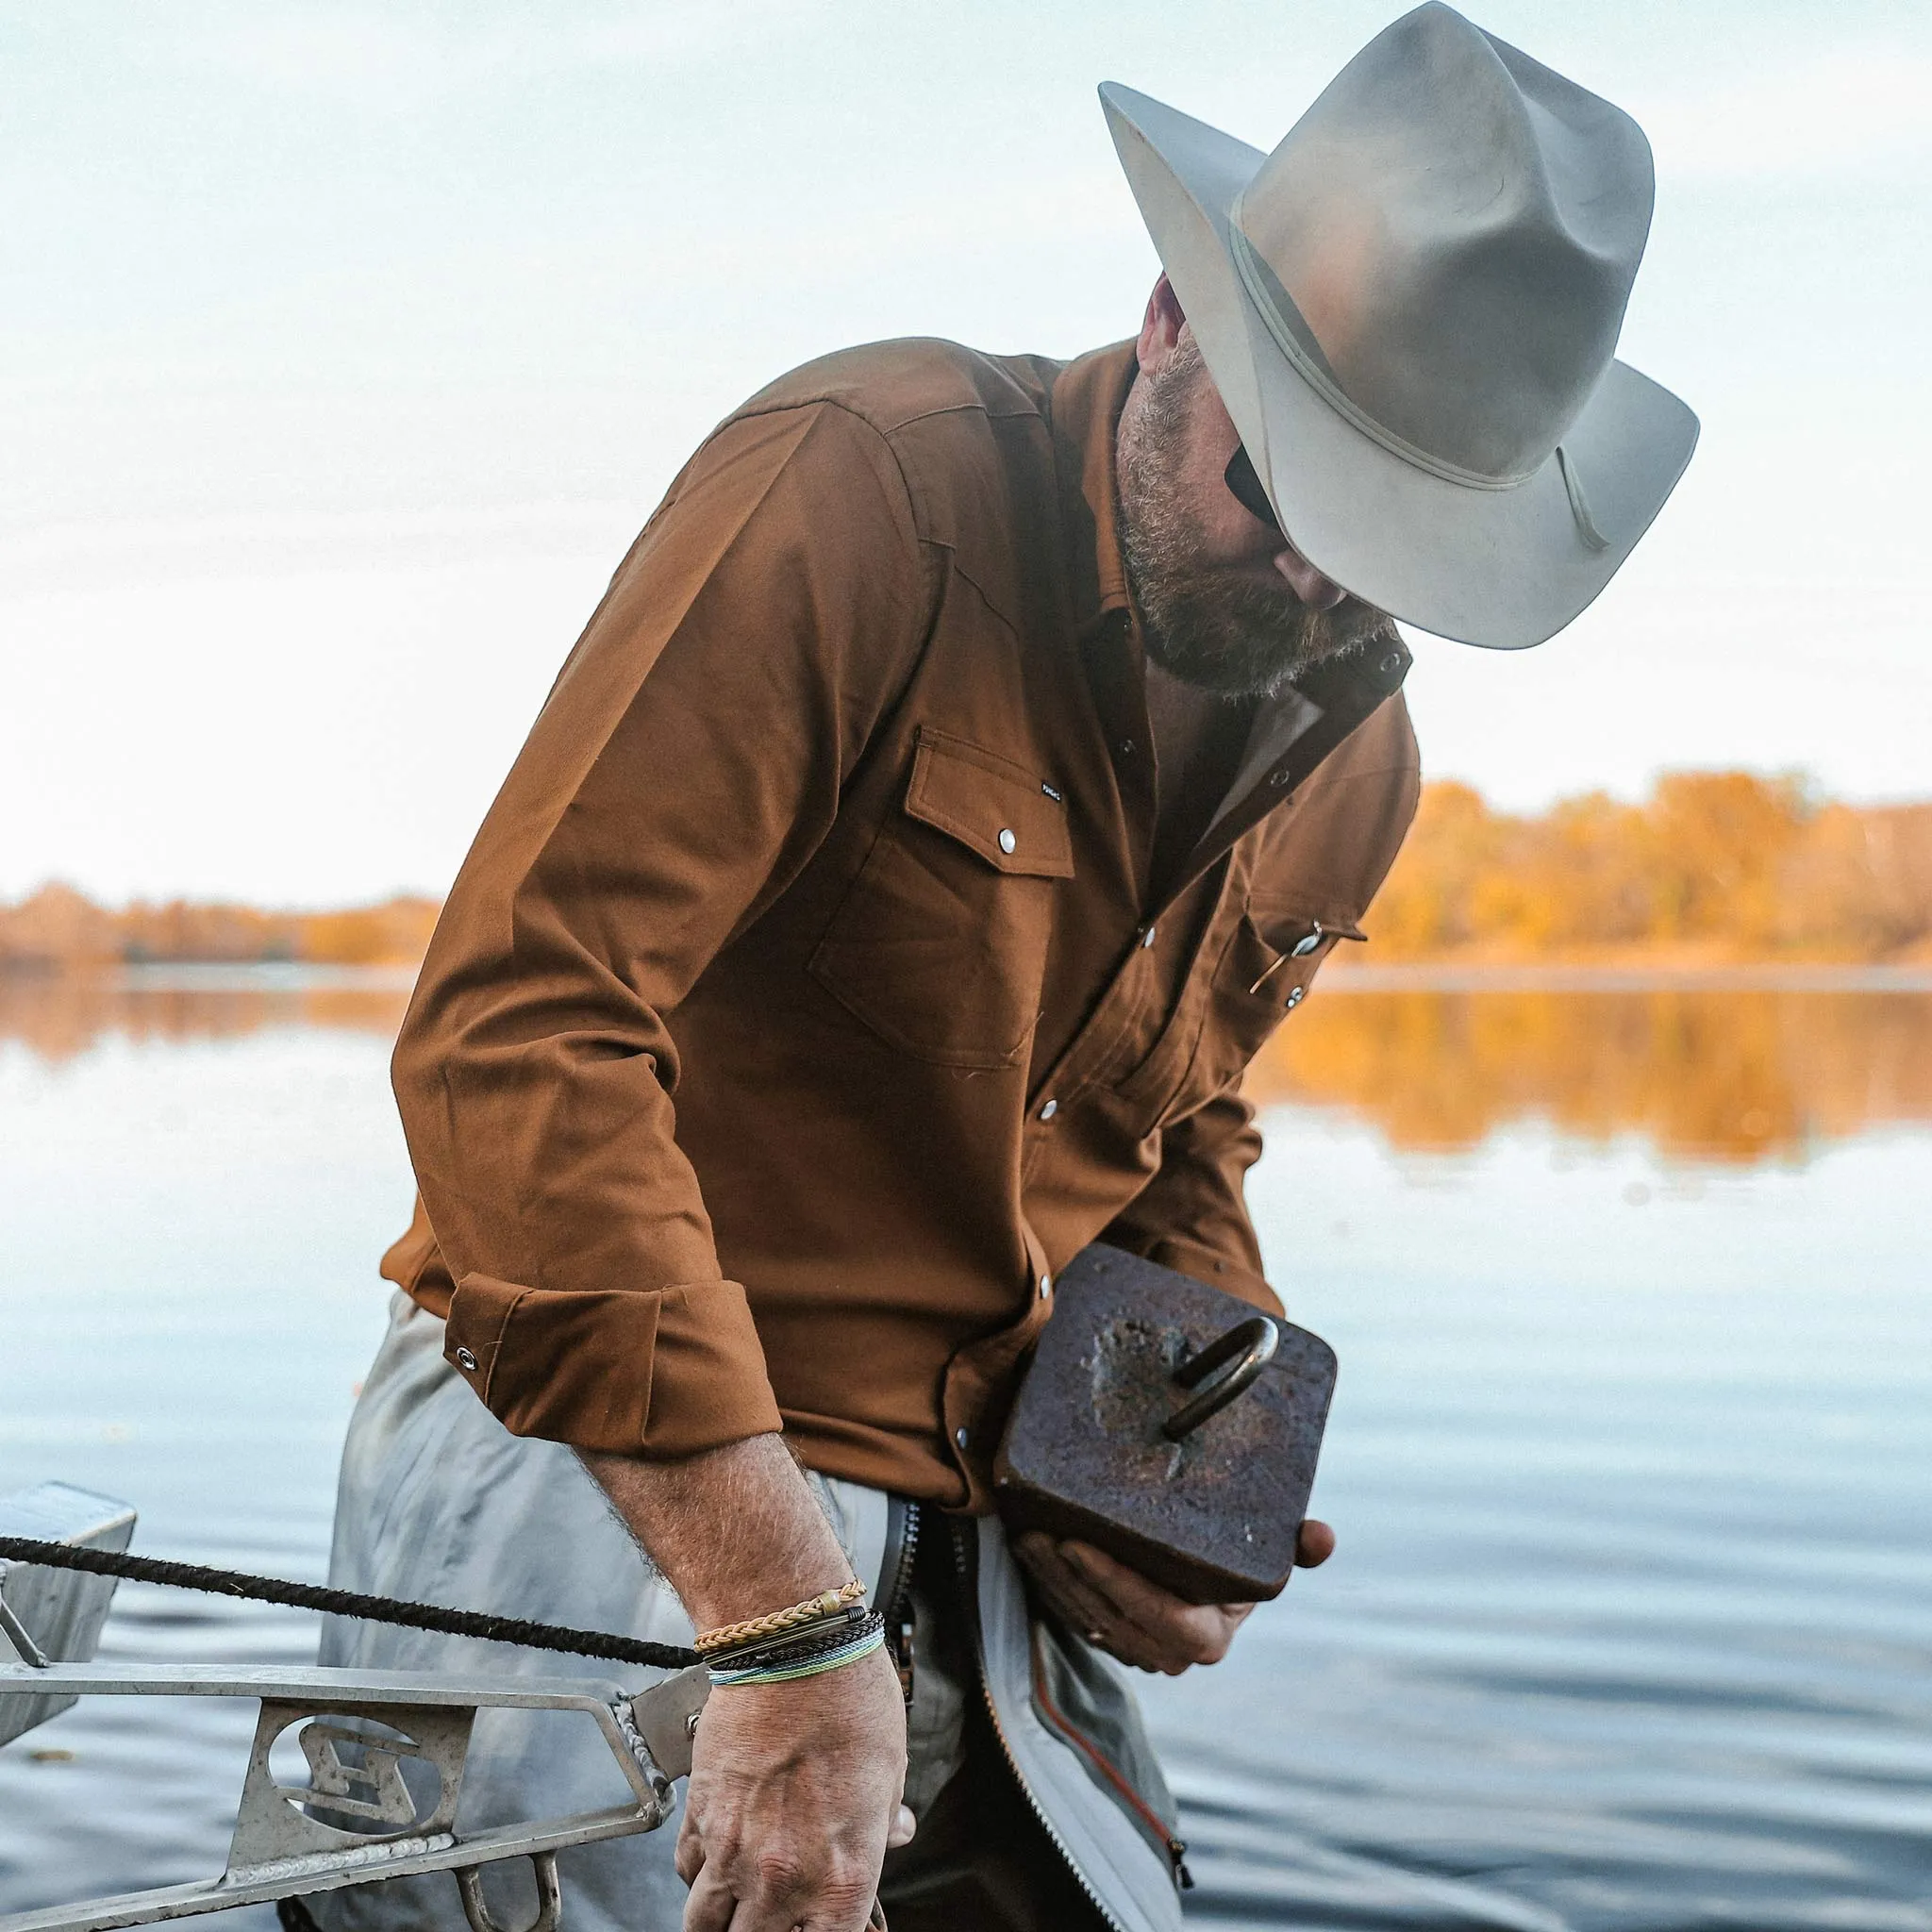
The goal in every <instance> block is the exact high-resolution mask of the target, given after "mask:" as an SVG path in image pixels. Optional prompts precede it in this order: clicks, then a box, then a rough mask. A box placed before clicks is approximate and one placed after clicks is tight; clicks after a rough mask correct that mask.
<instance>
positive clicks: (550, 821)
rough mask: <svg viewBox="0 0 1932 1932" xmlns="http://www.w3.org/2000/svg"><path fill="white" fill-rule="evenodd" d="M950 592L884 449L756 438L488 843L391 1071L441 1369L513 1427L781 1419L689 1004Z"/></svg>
mask: <svg viewBox="0 0 1932 1932" xmlns="http://www.w3.org/2000/svg"><path fill="white" fill-rule="evenodd" d="M926 601H927V598H926V592H925V589H924V571H923V565H922V558H921V551H920V545H919V542H918V541H917V537H916V533H915V530H914V526H913V522H912V518H911V513H910V508H909V504H908V496H907V491H906V487H905V484H904V481H903V479H902V477H901V476H900V474H899V471H898V469H897V466H896V464H895V462H894V460H893V458H892V456H891V451H890V449H889V448H888V447H887V445H886V443H885V441H884V440H883V439H882V438H881V437H880V436H879V435H878V434H877V433H876V431H874V429H872V428H871V427H870V426H869V425H866V424H865V423H863V422H862V421H860V420H859V419H858V417H857V416H855V415H853V414H852V413H851V412H850V411H848V410H846V409H844V408H841V407H839V406H838V405H836V404H829V403H821V404H814V405H810V406H808V407H802V408H783V409H776V410H773V411H770V412H768V413H763V414H754V415H749V416H743V417H740V418H738V419H735V420H733V421H732V422H730V423H728V424H727V425H725V426H724V428H722V429H721V430H720V431H719V432H718V433H717V434H716V435H715V436H714V437H713V438H712V439H711V440H710V441H708V443H707V444H706V445H705V447H704V448H703V449H702V450H701V451H700V452H699V453H698V455H697V457H696V458H693V460H692V462H691V465H690V466H689V467H688V468H687V470H686V471H685V473H684V475H682V476H680V478H679V479H678V481H677V483H676V484H675V485H674V486H673V490H672V491H671V493H670V495H669V496H668V497H667V498H666V501H665V503H664V505H663V506H662V507H661V508H660V509H659V510H658V513H657V515H656V516H655V517H654V518H653V519H652V521H651V523H650V525H648V526H647V527H646V529H645V531H644V533H643V535H642V536H641V537H640V539H639V540H638V542H637V544H636V545H635V546H634V547H633V549H632V551H631V553H630V555H629V557H628V558H626V559H625V563H624V565H623V566H622V568H621V569H620V570H619V572H618V574H617V575H616V577H615V578H614V579H613V580H612V583H611V586H610V589H609V591H608V593H607V594H606V596H605V598H604V601H603V603H602V604H601V605H600V606H599V608H598V609H597V611H596V612H595V614H594V615H593V616H592V618H591V623H590V625H589V627H588V628H587V629H586V631H585V633H584V635H583V637H582V638H581V640H580V641H578V643H577V645H576V648H575V650H574V651H573V652H572V654H571V657H570V658H569V659H568V661H567V662H566V664H565V666H564V668H563V671H562V673H561V674H560V675H559V676H558V681H557V683H556V685H555V687H554V688H553V689H552V691H551V694H550V697H549V699H548V701H547V702H546V704H545V706H544V708H543V710H542V712H541V715H540V716H539V718H538V720H537V723H536V724H535V726H534V728H533V729H532V731H531V733H530V736H529V739H528V740H527V741H526V742H525V746H524V749H523V751H522V753H521V754H520V756H519V757H518V758H517V761H516V763H515V765H514V767H513V768H512V769H511V771H510V774H509V776H508V779H507V780H506V782H505V784H504V786H503V789H502V791H500V792H499V793H498V795H497V798H496V800H495V803H494V804H493V805H492V806H491V810H490V813H489V816H488V817H487V818H486V820H485V821H484V824H483V826H482V829H481V830H480V832H479V833H478V834H477V837H476V841H475V845H474V846H473V847H472V849H471V851H470V854H469V857H468V858H467V859H466V860H465V861H464V864H463V868H462V871H461V873H460V874H459V875H458V879H457V882H456V885H455V887H454V888H453V890H452V891H451V894H450V897H449V901H448V903H447V905H446V907H445V908H444V911H443V914H442V918H441V922H440V924H438V927H437V930H436V935H435V938H434V940H433V941H432V942H431V945H430V948H429V953H428V957H427V958H426V959H425V963H424V967H423V972H422V975H421V978H420V979H419V981H418V985H417V991H416V994H415V997H414V999H413V1000H412V1002H411V1004H410V1008H409V1012H408V1018H407V1019H406V1021H405V1022H404V1024H403V1029H402V1033H401V1035H400V1038H399V1040H398V1042H397V1046H396V1051H395V1058H394V1063H393V1074H394V1082H395V1091H396V1098H397V1102H398V1104H399V1107H400V1108H401V1112H402V1119H403V1126H404V1131H405V1134H406V1136H407V1139H408V1147H409V1154H410V1158H411V1160H412V1162H413V1164H414V1167H415V1171H416V1178H417V1183H418V1186H419V1188H420V1190H421V1192H422V1200H423V1208H424V1211H425V1214H426V1217H427V1222H428V1224H429V1227H430V1228H431V1229H433V1231H434V1241H435V1247H436V1250H437V1251H439V1252H440V1255H441V1261H442V1263H443V1265H444V1266H445V1267H446V1268H447V1270H448V1274H449V1279H450V1281H451V1282H452V1283H453V1285H454V1286H453V1292H451V1293H450V1295H449V1301H448V1312H447V1335H446V1347H445V1353H446V1355H447V1357H448V1359H449V1360H450V1361H451V1362H452V1363H453V1364H455V1365H456V1367H457V1368H458V1371H459V1372H460V1373H461V1374H463V1375H464V1376H465V1378H466V1379H467V1380H468V1381H469V1383H470V1384H471V1386H472V1387H473V1388H474V1389H475V1391H476V1392H477V1394H478V1395H480V1396H481V1397H482V1399H483V1400H484V1401H485V1402H486V1403H487V1404H488V1405H489V1406H490V1407H491V1410H492V1411H493V1412H494V1413H495V1414H496V1415H497V1416H498V1417H499V1418H500V1419H501V1420H502V1421H503V1423H504V1424H505V1425H506V1426H507V1427H508V1428H509V1429H511V1430H512V1431H513V1432H515V1433H517V1434H520V1435H529V1436H541V1437H547V1438H550V1439H552V1440H555V1441H566V1442H570V1443H572V1444H574V1445H575V1446H577V1447H580V1448H586V1449H600V1450H611V1451H619V1452H628V1453H632V1454H639V1455H643V1456H646V1457H681V1456H688V1455H691V1454H694V1453H696V1452H698V1451H700V1450H704V1449H708V1448H713V1447H717V1446H719V1445H721V1444H723V1443H725V1442H730V1441H737V1440H740V1439H741V1438H743V1437H746V1436H750V1435H756V1434H759V1433H761V1432H764V1431H766V1430H773V1429H776V1428H778V1427H779V1425H780V1424H779V1415H778V1409H777V1405H776V1403H775V1401H774V1398H773V1394H772V1390H771V1385H770V1382H769V1380H768V1378H767V1375H766V1372H765V1363H764V1357H763V1354H762V1351H761V1349H760V1347H759V1343H758V1336H757V1333H756V1331H755V1329H754V1327H753V1324H752V1319H751V1314H750V1311H749V1308H748V1307H747V1304H746V1299H745V1293H744V1290H743V1288H742V1287H741V1285H740V1284H738V1283H736V1282H732V1281H728V1280H725V1279H724V1277H723V1272H722V1270H721V1267H720V1265H719V1260H718V1256H717V1251H716V1247H715V1244H714V1242H713V1240H712V1234H711V1225H710V1222H709V1219H708V1215H707V1213H706V1210H705V1204H704V1199H703V1195H702V1193H701V1191H700V1189H699V1185H698V1180H697V1176H696V1174H694V1173H693V1171H692V1169H691V1163H690V1162H689V1161H688V1160H687V1159H686V1158H685V1157H684V1155H683V1154H682V1153H681V1152H680V1150H679V1148H678V1145H677V1141H676V1133H675V1099H674V1096H675V1090H676V1086H677V1080H678V1065H677V1054H676V1050H675V1046H674V1043H673V1041H672V1039H671V1036H670V1034H669V1032H668V1031H667V1029H666V1026H665V1022H664V1015H665V1014H666V1013H667V1012H668V1011H671V1010H672V1009H674V1008H675V1007H676V1005H677V1004H678V1002H679V1001H680V1000H681V999H682V998H683V997H684V996H685V994H686V993H687V992H688V991H689V990H690V989H691V986H692V984H693V982H694V981H695V980H696V979H697V977H698V975H699V974H702V973H703V971H704V970H705V967H706V966H707V964H708V962H709V961H710V960H711V958H713V957H714V956H715V955H716V954H717V953H718V952H719V951H720V949H721V948H722V947H724V945H725V944H727V943H728V942H729V941H730V940H731V939H732V938H733V937H734V936H736V935H737V934H739V933H741V932H742V931H743V930H744V929H745V928H746V927H747V926H748V925H749V924H751V923H752V922H753V921H755V920H756V919H757V918H758V915H759V913H760V912H761V911H762V910H763V909H764V908H766V907H767V906H769V905H770V904H771V902H772V901H773V899H774V897H775V896H776V895H777V894H778V893H779V892H780V891H782V890H783V889H784V887H785V886H786V885H787V884H788V883H789V882H790V880H791V878H792V877H794V876H795V875H796V874H797V872H798V870H799V869H800V867H801V866H802V865H803V864H804V862H805V861H806V859H807V858H808V857H809V856H810V854H811V853H812V851H813V850H814V848H815V847H816V846H817V844H818V842H819V841H820V840H821V839H822V838H823V836H824V832H825V830H826V829H827V828H828V827H829V826H830V824H831V823H832V820H833V816H834V814H835V812H836V810H837V807H838V801H839V796H840V791H841V784H842V783H843V781H844V779H845V778H846V776H847V775H848V774H849V773H850V770H851V768H852V765H853V763H854V762H855V761H856V759H857V758H858V756H859V754H860V752H861V751H862V750H863V748H864V746H865V744H866V742H867V740H868V738H869V737H870V736H871V734H872V731H873V728H874V725H875V724H876V723H877V720H878V719H879V717H880V716H881V715H882V713H883V712H884V710H885V709H886V708H887V707H888V706H890V704H891V702H892V700H893V698H894V697H895V695H896V694H897V692H898V691H900V690H901V689H902V687H903V684H904V682H905V679H906V677H907V676H908V674H909V671H910V669H911V667H912V664H913V661H914V659H915V658H916V656H917V653H918V650H919V647H920V642H921V640H922V638H923V636H924V629H925V608H924V607H925V604H926Z"/></svg>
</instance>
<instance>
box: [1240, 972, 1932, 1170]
mask: <svg viewBox="0 0 1932 1932" xmlns="http://www.w3.org/2000/svg"><path fill="white" fill-rule="evenodd" d="M1249 1092H1250V1094H1251V1095H1253V1096H1254V1097H1255V1098H1256V1099H1257V1100H1260V1101H1263V1102H1277V1101H1289V1102H1296V1103H1299V1104H1301V1105H1303V1106H1316V1107H1332V1108H1346V1109H1347V1110H1348V1111H1349V1112H1351V1113H1353V1114H1356V1115H1357V1116H1361V1117H1366V1118H1367V1119H1368V1120H1370V1121H1372V1122H1374V1124H1375V1125H1376V1126H1377V1127H1378V1128H1379V1129H1380V1131H1381V1132H1382V1133H1383V1135H1384V1136H1386V1138H1387V1139H1388V1140H1389V1141H1391V1143H1392V1144H1394V1145H1395V1146H1397V1147H1402V1148H1411V1149H1419V1150H1420V1149H1451V1150H1453V1149H1462V1148H1471V1147H1474V1146H1477V1145H1479V1144H1480V1143H1481V1142H1482V1141H1485V1140H1486V1139H1487V1138H1488V1137H1489V1136H1490V1135H1491V1133H1493V1132H1494V1131H1495V1130H1496V1129H1497V1128H1498V1127H1501V1126H1504V1125H1507V1124H1509V1123H1511V1122H1514V1121H1520V1120H1524V1119H1535V1120H1541V1121H1543V1122H1547V1123H1548V1124H1551V1125H1553V1126H1554V1127H1556V1128H1557V1131H1558V1132H1560V1133H1562V1134H1564V1135H1566V1136H1571V1137H1574V1138H1576V1139H1580V1140H1584V1141H1594V1142H1599V1143H1601V1142H1604V1141H1608V1140H1610V1139H1611V1138H1613V1137H1614V1136H1617V1135H1620V1134H1628V1133H1637V1134H1641V1135H1643V1136H1644V1137H1645V1138H1647V1139H1648V1140H1649V1141H1651V1143H1652V1145H1653V1146H1654V1147H1655V1148H1656V1150H1657V1153H1658V1154H1660V1155H1662V1156H1664V1157H1666V1158H1675V1159H1681V1160H1700V1161H1719V1162H1726V1163H1737V1164H1747V1165H1748V1164H1752V1163H1756V1162H1759V1161H1770V1160H1782V1161H1793V1160H1803V1159H1804V1158H1806V1157H1807V1154H1808V1153H1810V1152H1811V1151H1812V1150H1814V1149H1815V1148H1817V1147H1819V1146H1820V1145H1822V1144H1824V1143H1826V1142H1830V1141H1842V1140H1848V1139H1850V1138H1851V1137H1853V1136H1854V1135H1857V1134H1858V1133H1861V1132H1864V1131H1866V1130H1868V1129H1870V1128H1874V1127H1882V1126H1888V1125H1894V1124H1903V1123H1907V1122H1918V1123H1924V1122H1926V1121H1932V995H1927V994H1925V993H1923V992H1871V991H1842V992H1820V991H1809V990H1807V991H1785V990H1775V989H1765V988H1749V987H1744V988H1733V987H1713V988H1697V987H1686V986H1663V987H1649V988H1641V989H1637V990H1631V991H1552V990H1548V989H1530V990H1524V989H1517V990H1510V991H1464V990H1454V991H1448V990H1442V989H1426V988H1413V989H1406V990H1402V991H1361V992H1357V991H1353V990H1352V989H1350V987H1349V985H1348V982H1347V980H1346V979H1345V978H1343V977H1341V975H1337V977H1336V979H1334V980H1333V981H1331V982H1330V983H1329V984H1328V985H1327V986H1324V988H1323V989H1322V992H1321V994H1320V996H1318V997H1317V998H1315V999H1312V1000H1310V1001H1309V1002H1308V1004H1307V1008H1305V1009H1304V1010H1303V1011H1302V1012H1301V1013H1299V1014H1297V1015H1296V1016H1295V1018H1294V1020H1293V1022H1292V1024H1290V1025H1287V1026H1285V1027H1283V1028H1282V1030H1281V1032H1280V1033H1278V1034H1277V1035H1276V1036H1275V1038H1274V1041H1273V1042H1272V1043H1271V1045H1270V1047H1269V1049H1268V1051H1267V1052H1266V1053H1265V1054H1264V1055H1263V1056H1262V1058H1260V1059H1259V1060H1258V1061H1257V1063H1256V1066H1255V1068H1254V1071H1253V1073H1252V1074H1251V1075H1250V1079H1249Z"/></svg>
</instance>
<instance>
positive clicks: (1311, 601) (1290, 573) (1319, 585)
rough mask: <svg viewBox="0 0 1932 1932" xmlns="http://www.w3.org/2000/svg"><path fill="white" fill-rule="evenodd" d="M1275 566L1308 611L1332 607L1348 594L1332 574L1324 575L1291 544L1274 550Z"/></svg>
mask: <svg viewBox="0 0 1932 1932" xmlns="http://www.w3.org/2000/svg"><path fill="white" fill-rule="evenodd" d="M1274 568H1275V569H1276V570H1278V571H1279V572H1280V573H1281V575H1283V576H1285V577H1286V578H1287V579H1288V587H1289V589H1290V590H1291V591H1293V592H1294V593H1295V595H1296V596H1297V597H1299V598H1300V599H1301V600H1302V602H1303V603H1304V604H1306V605H1307V607H1308V608H1309V609H1311V610H1333V609H1334V608H1335V607H1336V606H1337V605H1338V604H1340V603H1341V600H1342V599H1343V598H1344V597H1345V596H1347V595H1348V592H1347V591H1344V590H1343V589H1342V588H1341V585H1340V584H1338V583H1337V582H1336V581H1335V580H1334V578H1332V577H1324V575H1322V573H1321V572H1320V571H1318V570H1317V569H1316V568H1315V566H1314V565H1313V564H1312V563H1310V562H1309V561H1308V559H1307V558H1306V557H1304V556H1303V555H1302V554H1301V552H1300V551H1299V550H1297V549H1296V548H1295V547H1294V545H1293V544H1292V543H1284V544H1283V545H1282V547H1281V548H1280V549H1279V550H1277V551H1276V552H1275V553H1274Z"/></svg>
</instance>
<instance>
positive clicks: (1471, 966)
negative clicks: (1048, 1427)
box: [0, 959, 1932, 998]
mask: <svg viewBox="0 0 1932 1932" xmlns="http://www.w3.org/2000/svg"><path fill="white" fill-rule="evenodd" d="M416 973H417V968H416V967H415V966H413V965H408V964H405V963H400V962H397V963H391V964H389V965H380V966H331V965H324V964H321V963H318V962H313V961H305V960H298V959H211V960H187V959H175V960H154V961H147V962H142V961H134V962H107V963H103V964H100V965H50V964H47V963H44V962H39V961H36V962H34V963H33V964H32V965H31V966H25V967H22V966H8V964H7V963H6V962H0V998H4V997H5V996H6V994H7V993H8V991H26V990H27V989H28V988H30V987H37V986H38V987H48V986H51V985H55V984H58V983H62V982H65V983H68V984H74V983H75V982H85V983H86V984H88V985H90V986H92V987H94V988H97V989H99V990H101V991H115V992H157V993H161V992H188V993H221V992H248V993H263V992H291V993H300V992H330V991H341V992H384V993H408V991H410V990H411V989H412V988H413V987H414V985H415V983H416ZM1317 988H1318V990H1319V991H1322V992H1324V993H1331V994H1332V993H1375V992H1647V991H1674V990H1680V989H1681V990H1683V991H1697V992H1725V991H1762V992H1839V993H1844V992H1902V993H1919V992H1926V993H1932V964H1911V965H1906V964H1901V965H1867V964H1860V963H1858V962H1857V961H1851V960H1846V961H1839V962H1833V961H1829V960H1777V959H1764V960H1709V961H1695V960H1690V961H1687V960H1683V959H1674V960H1671V959H1663V960H1658V961H1657V962H1655V963H1646V962H1644V961H1641V960H1635V959H1623V960H1617V961H1614V962H1608V961H1606V962H1600V963H1594V964H1592V963H1590V962H1588V961H1582V960H1544V961H1538V960H1515V961H1508V960H1490V961H1471V960H1455V959H1402V960H1391V961H1389V962H1388V963H1386V964H1378V965H1371V964H1363V965H1354V964H1346V965H1344V964H1341V963H1340V962H1337V963H1336V964H1334V965H1331V967H1330V968H1329V970H1328V971H1327V972H1326V973H1324V974H1323V975H1322V977H1321V979H1320V980H1319V981H1318V982H1317Z"/></svg>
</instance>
